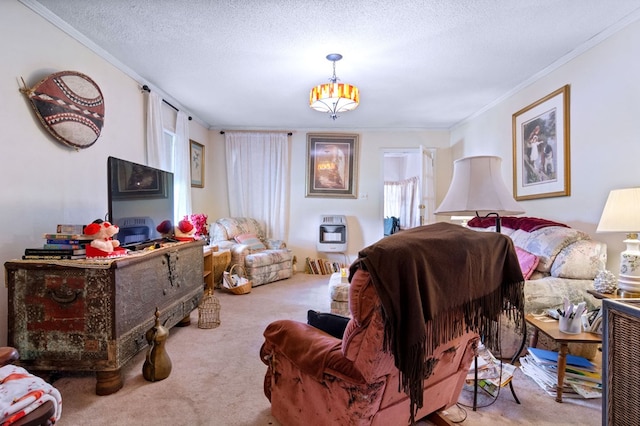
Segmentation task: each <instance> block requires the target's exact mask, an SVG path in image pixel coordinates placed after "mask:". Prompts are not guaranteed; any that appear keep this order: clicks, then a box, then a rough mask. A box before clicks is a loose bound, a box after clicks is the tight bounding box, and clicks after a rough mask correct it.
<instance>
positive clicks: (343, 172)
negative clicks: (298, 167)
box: [306, 133, 358, 198]
mask: <svg viewBox="0 0 640 426" xmlns="http://www.w3.org/2000/svg"><path fill="white" fill-rule="evenodd" d="M357 182H358V135H352V134H331V133H325V134H322V133H316V134H312V133H308V134H307V176H306V188H307V193H306V196H307V197H324V198H357V196H358V194H357Z"/></svg>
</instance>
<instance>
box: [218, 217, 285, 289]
mask: <svg viewBox="0 0 640 426" xmlns="http://www.w3.org/2000/svg"><path fill="white" fill-rule="evenodd" d="M209 234H210V235H211V238H212V244H217V245H218V246H219V247H220V249H229V250H230V252H231V263H230V267H231V266H233V265H235V264H240V265H242V266H244V268H245V270H246V272H247V277H248V278H249V280H251V281H252V284H253V287H255V286H259V285H262V284H266V283H270V282H273V281H278V280H283V279H286V278H290V277H291V275H292V274H293V270H292V258H293V256H292V254H291V251H289V250H288V249H287V245H286V244H285V242H284V241H282V240H274V239H269V238H266V235H265V232H264V228H263V226H262V225H261V224H260V223H259V222H258V221H257V220H256V219H253V218H249V217H224V218H220V219H218V220H216V221H215V223H213V224H212V225H211V229H210V231H209ZM246 234H254V235H255V236H256V237H258V239H259V240H260V241H261V242H262V243H263V244H264V245H265V246H266V247H267V248H266V250H252V249H251V248H250V247H249V246H248V245H246V244H240V243H238V242H237V241H236V240H235V238H236V237H237V236H239V235H246Z"/></svg>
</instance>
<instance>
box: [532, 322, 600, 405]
mask: <svg viewBox="0 0 640 426" xmlns="http://www.w3.org/2000/svg"><path fill="white" fill-rule="evenodd" d="M525 321H526V322H527V324H530V325H532V326H533V327H534V332H533V336H532V337H531V342H530V343H529V345H530V346H531V347H533V348H535V347H536V346H537V344H538V333H539V332H543V333H544V334H546V335H547V336H549V337H550V338H551V339H553V341H554V342H557V343H559V344H560V351H559V352H558V384H557V386H556V392H557V393H556V401H558V402H562V387H563V383H564V375H565V369H566V367H567V352H568V350H569V343H602V336H601V335H599V334H594V333H589V332H582V333H578V334H567V333H563V332H561V331H560V328H559V324H558V321H557V320H555V319H553V318H550V317H545V316H541V315H533V314H528V315H526V316H525Z"/></svg>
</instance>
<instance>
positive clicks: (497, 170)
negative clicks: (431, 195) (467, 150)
mask: <svg viewBox="0 0 640 426" xmlns="http://www.w3.org/2000/svg"><path fill="white" fill-rule="evenodd" d="M501 164H502V159H501V158H500V157H496V156H490V155H482V156H477V157H465V158H461V159H459V160H456V161H454V162H453V178H452V179H451V185H450V186H449V190H448V191H447V195H445V197H444V200H442V203H441V204H440V206H439V207H438V208H437V209H436V210H435V211H434V214H437V215H450V216H451V215H456V216H468V215H472V216H473V215H475V216H478V217H488V216H495V217H496V232H500V230H501V229H500V215H512V214H522V213H524V210H523V209H522V207H520V205H519V204H518V203H517V202H516V201H515V200H514V199H513V196H512V195H511V193H510V192H509V190H508V189H507V186H506V185H505V184H504V180H502V171H501Z"/></svg>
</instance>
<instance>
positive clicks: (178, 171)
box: [173, 111, 204, 220]
mask: <svg viewBox="0 0 640 426" xmlns="http://www.w3.org/2000/svg"><path fill="white" fill-rule="evenodd" d="M203 161H204V159H203ZM173 195H174V204H173V210H174V214H175V218H176V220H180V219H182V218H183V217H184V216H185V215H187V214H191V213H192V211H191V156H190V150H189V117H188V116H187V114H185V113H184V112H182V111H178V116H177V118H176V135H175V138H174V141H173Z"/></svg>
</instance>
